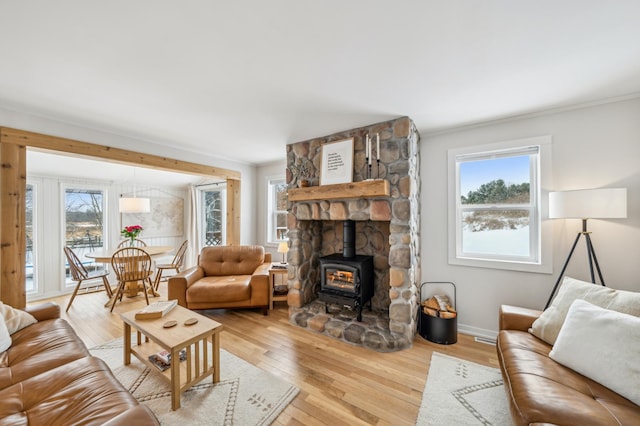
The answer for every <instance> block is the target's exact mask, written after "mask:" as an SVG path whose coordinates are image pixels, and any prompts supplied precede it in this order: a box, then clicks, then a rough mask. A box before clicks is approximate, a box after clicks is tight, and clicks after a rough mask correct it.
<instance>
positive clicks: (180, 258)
mask: <svg viewBox="0 0 640 426" xmlns="http://www.w3.org/2000/svg"><path fill="white" fill-rule="evenodd" d="M188 242H189V241H188V240H184V242H183V243H182V244H181V245H180V248H178V251H177V252H176V255H175V256H173V260H172V261H171V263H156V278H155V281H154V283H153V288H154V290H155V291H158V287H160V280H161V279H162V272H163V271H165V270H167V269H173V270H174V271H176V273H180V268H182V265H183V263H184V255H185V253H186V252H187V245H188Z"/></svg>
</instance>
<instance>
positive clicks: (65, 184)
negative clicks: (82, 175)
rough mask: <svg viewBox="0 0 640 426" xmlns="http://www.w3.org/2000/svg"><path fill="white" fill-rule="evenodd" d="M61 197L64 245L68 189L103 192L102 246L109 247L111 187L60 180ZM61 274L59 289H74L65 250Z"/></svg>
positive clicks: (66, 290) (106, 266) (64, 243)
mask: <svg viewBox="0 0 640 426" xmlns="http://www.w3.org/2000/svg"><path fill="white" fill-rule="evenodd" d="M59 188H60V189H59V191H60V192H59V194H58V196H59V199H60V204H59V206H60V219H59V220H60V241H61V242H62V245H63V246H65V245H66V244H67V236H66V232H67V231H66V230H67V226H66V225H67V219H66V193H67V189H83V190H95V191H101V192H102V247H103V248H107V247H109V244H110V242H109V223H108V222H109V221H108V220H106V218H107V217H108V216H109V213H110V211H109V206H110V203H109V188H108V187H107V186H105V185H102V184H95V183H89V182H75V181H70V180H69V181H67V180H64V181H60V183H59ZM60 260H61V261H60V265H61V266H60V276H61V277H62V279H61V280H60V288H59V290H60V291H61V292H63V293H68V292H69V290H72V289H73V288H74V287H75V285H76V282H75V281H73V280H71V279H68V278H67V275H66V273H65V267H64V265H65V263H66V262H67V259H66V257H65V255H64V251H63V250H60ZM109 266H110V265H107V264H105V265H104V268H105V269H107V270H108V268H109Z"/></svg>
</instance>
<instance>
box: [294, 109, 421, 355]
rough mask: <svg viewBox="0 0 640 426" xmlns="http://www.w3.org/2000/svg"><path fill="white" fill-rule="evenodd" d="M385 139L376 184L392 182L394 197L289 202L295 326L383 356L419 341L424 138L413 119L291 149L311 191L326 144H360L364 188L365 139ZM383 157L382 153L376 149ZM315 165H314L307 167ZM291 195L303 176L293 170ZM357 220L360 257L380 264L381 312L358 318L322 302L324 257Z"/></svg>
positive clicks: (357, 168) (377, 305)
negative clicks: (421, 142) (350, 141)
mask: <svg viewBox="0 0 640 426" xmlns="http://www.w3.org/2000/svg"><path fill="white" fill-rule="evenodd" d="M367 134H369V135H370V136H374V135H376V134H379V135H380V167H379V170H380V172H379V176H378V173H377V170H378V168H377V165H376V162H375V160H374V161H373V167H372V171H373V173H372V177H373V178H378V177H379V178H381V179H384V180H386V181H387V182H388V185H389V194H388V196H387V195H376V196H373V197H362V196H353V197H348V198H344V199H330V200H326V199H314V198H310V199H305V200H303V201H294V202H292V201H289V203H288V211H289V214H288V237H289V240H290V250H289V253H288V263H289V269H288V286H289V295H288V303H289V319H290V321H291V323H293V324H295V325H297V326H300V327H305V328H308V329H309V330H312V331H315V332H319V333H323V334H326V335H328V336H331V337H334V338H337V339H341V340H343V341H346V342H348V343H352V344H356V345H362V346H364V347H367V348H370V349H374V350H377V351H384V352H386V351H394V350H400V349H404V348H408V347H410V346H411V344H412V342H413V338H414V336H415V334H416V328H417V324H416V318H417V311H418V305H419V297H420V296H419V294H418V287H419V281H420V245H419V243H420V203H419V198H420V197H419V194H420V170H419V166H420V158H419V139H420V137H419V135H418V133H417V130H416V128H415V125H414V124H413V122H412V121H411V120H410V119H409V118H408V117H402V118H398V119H395V120H391V121H387V122H384V123H378V124H374V125H371V126H366V127H362V128H359V129H353V130H349V131H346V132H341V133H337V134H334V135H330V136H326V137H323V138H317V139H313V140H310V141H303V142H298V143H294V144H290V145H287V163H288V164H292V163H296V164H300V163H301V162H306V163H307V165H310V168H311V179H310V180H311V185H312V187H311V188H308V189H305V191H310V193H313V191H314V190H313V186H314V185H316V186H317V185H318V184H319V178H320V166H321V164H320V163H321V158H322V145H323V144H325V143H328V142H334V141H338V140H343V139H348V138H353V140H354V161H353V162H354V165H353V167H354V169H353V182H361V181H364V180H365V178H366V176H367V165H366V164H365V136H366V135H367ZM373 155H374V158H375V155H376V153H375V148H374V153H373ZM307 160H308V161H307ZM287 184H288V185H289V188H290V189H291V188H296V187H297V177H296V176H293V175H292V174H291V173H290V171H289V169H287ZM346 219H350V220H354V221H356V253H357V254H360V255H369V256H373V257H374V270H375V278H374V286H375V291H374V296H373V300H372V305H373V310H372V312H369V309H368V307H367V308H365V309H364V310H363V319H362V322H358V321H356V312H355V311H351V310H349V309H347V308H344V307H340V306H336V305H328V307H327V309H328V312H325V304H324V303H322V302H320V301H318V300H316V299H317V295H318V289H319V286H320V282H319V281H320V272H319V258H320V257H322V256H326V255H329V254H333V253H338V252H341V250H342V226H343V225H342V222H343V221H344V220H346Z"/></svg>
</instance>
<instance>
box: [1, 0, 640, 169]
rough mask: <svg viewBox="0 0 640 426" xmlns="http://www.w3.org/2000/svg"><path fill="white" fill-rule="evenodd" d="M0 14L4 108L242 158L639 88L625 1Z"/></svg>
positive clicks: (55, 5) (37, 4) (44, 6)
mask: <svg viewBox="0 0 640 426" xmlns="http://www.w3.org/2000/svg"><path fill="white" fill-rule="evenodd" d="M0 15H1V16H2V25H0V52H1V53H0V60H1V61H2V62H1V65H0V106H4V107H6V108H10V109H14V110H17V111H20V112H26V113H31V114H37V115H42V116H45V117H49V118H53V119H57V120H61V121H65V122H71V123H74V124H78V125H82V126H87V127H90V128H95V129H101V130H105V131H108V132H113V133H116V134H121V135H126V136H131V137H134V138H139V139H143V140H146V141H150V142H153V143H158V144H163V145H169V146H179V147H181V148H182V149H186V150H190V151H196V152H207V153H209V154H210V155H213V156H217V157H222V158H228V159H234V160H238V161H242V162H247V163H252V164H260V163H265V162H269V161H273V160H277V159H281V158H283V156H284V147H285V144H287V143H291V142H296V141H300V140H306V139H309V138H313V137H317V136H324V135H327V134H330V133H334V132H337V131H341V130H346V129H350V128H354V127H359V126H363V125H368V124H372V123H376V122H379V121H383V120H387V119H391V118H394V117H397V116H402V115H408V116H409V117H411V118H412V119H413V120H414V122H415V123H416V125H417V127H418V130H419V132H420V133H421V134H422V135H425V134H427V133H430V132H435V131H438V130H442V129H447V128H453V127H458V126H464V125H468V124H473V123H478V122H484V121H488V120H494V119H499V118H504V117H510V116H515V115H520V114H524V113H529V112H536V111H541V110H547V109H551V108H558V107H564V106H570V105H576V104H582V103H588V102H594V101H599V100H602V99H607V98H611V97H618V96H626V95H630V94H637V93H639V92H640V24H639V22H640V21H639V17H640V1H637V0H627V1H625V0H616V1H615V2H611V1H607V0H602V1H595V0H543V1H540V0H539V1H522V0H520V1H518V0H515V1H514V0H501V1H498V0H483V1H473V0H466V1H463V0H439V1H435V0H414V1H407V0H393V1H391V0H387V1H381V0H349V1H345V0H324V1H317V0H315V1H314V0H289V1H285V0H271V1H264V0H244V1H241V0H240V1H224V2H223V1H212V0H182V1H170V0H136V1H123V0H111V1H105V2H88V1H83V0H57V1H50V0H21V1H13V0H0ZM1 124H2V123H0V125H1Z"/></svg>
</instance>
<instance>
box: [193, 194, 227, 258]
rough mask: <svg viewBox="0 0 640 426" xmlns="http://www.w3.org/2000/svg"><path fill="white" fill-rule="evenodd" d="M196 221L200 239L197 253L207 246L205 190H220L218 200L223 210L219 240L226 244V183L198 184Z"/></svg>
mask: <svg viewBox="0 0 640 426" xmlns="http://www.w3.org/2000/svg"><path fill="white" fill-rule="evenodd" d="M197 189H198V204H199V206H198V222H199V223H200V226H199V229H198V238H199V240H200V247H198V253H199V252H200V251H202V249H203V248H204V247H207V245H206V240H207V235H206V233H207V218H206V215H205V213H204V208H205V202H204V196H205V192H212V191H220V192H222V196H221V197H220V201H221V210H222V211H223V213H224V214H223V215H222V223H221V225H222V226H221V229H220V232H221V237H222V241H221V243H220V244H221V245H226V244H227V221H226V220H225V218H226V216H227V184H226V183H213V184H211V185H202V186H198V188H197Z"/></svg>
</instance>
